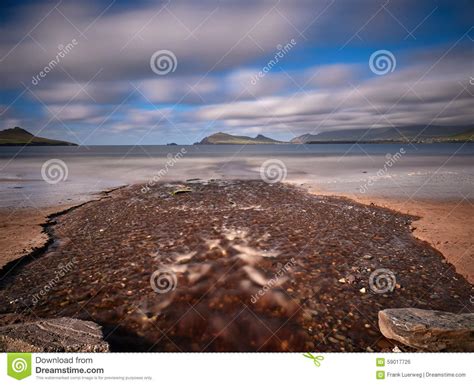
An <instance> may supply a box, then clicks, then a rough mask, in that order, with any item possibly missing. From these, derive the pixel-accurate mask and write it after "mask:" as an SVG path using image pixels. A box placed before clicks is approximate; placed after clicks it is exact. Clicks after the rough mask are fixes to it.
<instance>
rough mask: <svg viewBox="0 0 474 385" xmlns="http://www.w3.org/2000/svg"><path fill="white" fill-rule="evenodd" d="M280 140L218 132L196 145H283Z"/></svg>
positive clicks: (262, 136)
mask: <svg viewBox="0 0 474 385" xmlns="http://www.w3.org/2000/svg"><path fill="white" fill-rule="evenodd" d="M282 143H286V142H280V141H278V140H275V139H272V138H268V137H266V136H264V135H257V136H256V137H255V138H252V137H250V136H237V135H230V134H226V133H224V132H218V133H216V134H212V135H210V136H206V137H205V138H204V139H203V140H201V141H200V142H199V143H196V144H282Z"/></svg>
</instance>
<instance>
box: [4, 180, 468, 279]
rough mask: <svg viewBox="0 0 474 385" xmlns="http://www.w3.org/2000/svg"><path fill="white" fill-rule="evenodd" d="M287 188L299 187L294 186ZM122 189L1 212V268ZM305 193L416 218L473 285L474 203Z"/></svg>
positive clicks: (417, 226)
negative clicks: (62, 219)
mask: <svg viewBox="0 0 474 385" xmlns="http://www.w3.org/2000/svg"><path fill="white" fill-rule="evenodd" d="M289 184H290V185H293V186H298V185H300V184H299V183H296V182H294V183H292V182H290V183H289ZM135 185H141V183H134V184H133V185H132V186H135ZM127 186H128V185H125V186H119V187H116V188H112V189H107V190H104V191H101V192H99V193H94V194H91V196H90V198H91V199H89V200H86V201H81V202H76V203H70V204H62V205H58V206H47V207H40V208H21V209H15V208H11V209H7V208H2V209H0V218H1V219H0V229H2V237H0V269H2V268H4V267H5V265H7V264H8V263H11V262H13V261H19V260H21V259H22V258H23V257H25V256H27V255H29V254H31V253H33V252H34V251H35V250H37V249H41V248H43V247H44V246H45V245H46V243H47V242H48V240H49V237H48V235H47V234H46V232H45V231H44V227H45V226H47V225H48V224H49V221H50V218H51V217H55V216H58V215H61V214H62V213H63V212H66V211H68V210H71V209H74V208H76V207H80V206H82V205H84V204H87V203H90V202H92V201H96V200H100V199H103V198H104V197H107V194H109V193H111V192H113V191H115V190H118V189H121V188H125V187H127ZM307 189H308V191H309V192H310V193H311V194H314V195H322V196H328V197H334V198H337V197H343V198H348V199H351V200H353V201H355V202H357V203H361V204H364V205H369V206H370V205H375V206H378V207H381V208H388V209H391V210H394V211H395V212H397V213H400V214H407V215H410V216H413V217H417V219H413V221H412V231H413V235H414V236H415V237H416V238H417V239H419V240H421V241H425V242H427V243H428V244H430V245H431V246H432V247H433V248H435V249H436V250H438V251H439V252H440V253H441V254H442V255H443V256H444V258H445V259H446V260H447V261H448V262H450V263H451V264H453V265H454V266H455V268H456V271H457V272H458V273H459V274H461V275H462V276H463V277H464V278H466V279H467V280H468V281H469V282H470V283H471V284H474V260H473V259H474V250H473V245H472V242H471V241H472V236H470V234H469V231H470V229H472V228H474V203H471V202H469V201H467V202H465V201H463V202H462V203H459V202H454V201H445V200H436V199H433V200H427V199H424V200H417V201H413V200H412V201H406V200H402V199H397V198H389V197H382V196H361V195H360V194H359V195H356V194H351V193H344V192H334V191H325V190H323V189H321V188H320V186H318V187H309V188H307Z"/></svg>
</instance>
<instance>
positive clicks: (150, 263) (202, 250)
mask: <svg viewBox="0 0 474 385" xmlns="http://www.w3.org/2000/svg"><path fill="white" fill-rule="evenodd" d="M211 147H212V146H211ZM217 147H219V146H217ZM225 147H227V146H225ZM230 147H233V146H230ZM249 147H251V149H250V150H249V149H248V148H240V151H241V152H244V154H240V155H236V153H235V150H236V149H235V148H229V149H215V147H213V148H212V149H211V150H209V151H211V152H210V153H209V151H208V152H207V153H205V154H203V153H202V151H203V150H202V149H200V150H199V151H201V152H198V150H193V151H195V152H194V153H193V152H191V150H188V153H187V155H186V156H184V157H183V158H182V159H179V161H176V162H173V163H172V166H170V165H169V163H167V162H169V160H170V155H169V154H171V155H172V154H175V153H176V151H179V149H178V150H174V149H173V150H174V151H173V152H170V148H169V147H168V148H166V146H161V147H160V148H159V149H156V150H154V151H157V153H154V154H153V155H154V156H152V157H148V156H144V155H142V154H141V155H138V154H135V155H133V156H130V157H129V158H127V159H125V158H123V150H122V151H118V150H115V149H114V150H113V151H117V155H111V154H110V153H109V154H107V155H106V156H105V155H104V154H103V153H102V152H103V151H104V150H103V149H101V150H100V151H97V150H94V151H95V153H96V155H94V156H90V155H89V154H88V153H77V152H76V153H74V151H77V150H75V149H68V150H64V149H62V150H60V153H59V154H54V156H58V157H59V156H60V157H61V158H62V159H64V162H65V164H67V166H68V173H69V176H68V179H67V180H65V181H61V182H60V183H57V184H50V183H45V181H44V180H43V178H41V177H39V176H40V175H38V174H39V169H40V168H41V164H42V163H43V162H44V161H45V155H44V154H43V153H41V151H44V150H40V153H39V154H38V153H36V152H35V151H38V150H32V154H31V155H29V156H25V157H23V158H20V159H18V160H15V161H12V162H10V161H8V163H5V164H4V168H3V170H4V175H2V176H3V177H4V178H3V179H2V183H1V184H0V187H1V188H0V195H1V196H2V202H1V203H2V207H1V208H0V211H1V213H2V215H1V226H2V227H1V228H2V232H1V239H0V244H1V245H2V246H3V247H1V248H0V250H1V252H0V262H1V265H2V272H1V273H2V279H1V284H2V290H1V295H0V313H1V314H2V315H1V316H0V325H6V324H9V323H12V322H26V321H32V320H34V319H36V317H40V318H41V319H46V318H57V317H63V316H66V317H71V318H76V317H77V318H79V319H83V320H89V321H93V322H95V323H97V324H98V325H100V326H101V327H102V329H103V334H104V338H105V340H106V341H107V343H109V345H110V347H111V350H112V351H130V350H134V351H148V350H151V351H311V350H320V351H392V350H393V349H400V346H399V345H396V344H395V343H394V341H391V340H387V339H386V338H385V337H383V336H382V335H381V334H380V331H379V328H378V325H377V313H378V311H379V310H383V309H385V308H400V307H418V308H425V309H435V310H443V311H449V312H454V313H466V312H469V311H472V303H471V298H472V285H471V284H472V282H473V270H472V269H473V265H474V264H473V253H472V224H473V219H472V218H473V217H474V215H472V214H473V204H472V199H471V197H470V194H471V191H472V185H473V180H474V179H473V174H472V164H473V163H472V159H473V155H471V152H470V151H471V150H468V151H467V153H466V149H463V153H462V154H460V155H459V156H455V157H452V156H451V155H449V153H448V152H446V154H445V155H439V154H438V155H436V156H434V155H433V154H430V153H428V154H423V151H427V150H426V149H424V150H423V151H422V153H421V154H416V155H415V154H412V155H409V156H406V157H404V158H402V159H397V161H396V164H393V165H392V166H390V167H389V169H388V170H386V171H385V172H384V173H381V172H380V170H383V169H384V167H385V168H386V163H387V159H389V160H390V159H392V158H390V157H388V156H387V153H388V152H386V151H388V150H389V151H390V153H391V154H394V153H396V150H397V148H398V147H395V146H392V147H391V148H389V149H388V150H387V148H386V147H383V148H378V147H372V150H371V151H372V152H371V154H370V156H365V155H361V154H355V153H352V154H350V155H348V156H343V154H344V152H343V151H346V150H347V148H346V149H343V150H339V151H340V152H339V153H336V154H335V153H331V152H329V153H324V154H318V153H312V154H303V155H296V154H294V153H288V151H287V150H285V149H284V151H283V152H280V153H279V152H278V151H281V150H278V151H276V150H275V148H273V149H272V150H271V151H269V148H268V147H266V146H264V150H265V151H267V152H268V153H266V154H265V156H262V154H261V151H260V149H259V148H257V147H252V146H249ZM270 147H273V146H270ZM277 147H278V148H280V146H277ZM369 148H370V147H369ZM204 150H205V149H204ZM61 151H62V152H61ZM81 151H84V150H81ZM245 151H247V153H245ZM248 151H250V153H249V152H248ZM291 151H293V150H291ZM291 151H290V152H291ZM451 151H452V150H451ZM149 152H150V151H149ZM97 154H98V155H97ZM226 154H227V155H229V156H227V155H226ZM269 159H270V160H272V162H273V163H272V164H277V165H279V166H280V167H281V165H282V164H283V168H279V169H277V170H276V171H278V172H277V173H276V174H275V175H274V174H272V173H269V174H268V175H266V174H265V172H263V173H262V164H264V163H265V162H266V161H267V160H269ZM275 159H277V160H278V161H279V162H276V163H275ZM440 166H442V167H440ZM91 169H94V173H90V172H89V170H91ZM163 170H165V171H166V172H164V171H163ZM275 177H276V178H277V180H268V178H270V179H271V178H275ZM453 186H456V189H453ZM162 270H164V271H165V272H166V273H167V274H168V273H170V272H171V276H170V275H165V277H164V278H165V279H164V281H163V280H162V278H163V277H161V276H160V274H159V273H156V274H157V275H156V274H155V272H157V271H158V272H161V271H162ZM154 274H155V275H154ZM373 274H374V275H373ZM378 274H381V278H380V279H379V280H377V281H376V282H382V284H383V282H385V285H388V286H386V287H384V288H382V292H379V291H380V290H378V289H377V287H375V289H374V287H373V285H372V286H371V282H374V281H373V280H374V279H376V278H377V276H378ZM58 277H59V278H58ZM152 277H153V279H152ZM170 277H171V281H169V278H170ZM221 277H223V278H221ZM371 277H372V278H371ZM374 277H375V278H374ZM152 282H155V286H153V283H152ZM160 282H161V283H165V284H169V283H170V282H171V284H172V290H171V291H169V292H168V291H165V292H163V293H162V292H160V290H161V289H160V286H159V284H160ZM268 282H270V283H271V284H269V283H268ZM32 283H34V284H32ZM156 285H158V286H156ZM157 287H158V289H159V290H158V292H157V290H156V289H157ZM387 287H388V289H387ZM347 298H351V300H350V301H347ZM12 320H14V321H12ZM226 325H228V326H226ZM231 325H233V326H231ZM241 330H246V332H247V331H248V333H249V335H251V337H252V338H250V339H249V340H247V341H245V342H244V341H242V340H241V338H238V336H239V335H240V334H241ZM160 331H161V332H160ZM189 333H193V335H194V336H195V335H199V336H200V337H199V338H192V337H191V335H190V334H189ZM150 341H151V342H150ZM402 349H409V348H407V347H402Z"/></svg>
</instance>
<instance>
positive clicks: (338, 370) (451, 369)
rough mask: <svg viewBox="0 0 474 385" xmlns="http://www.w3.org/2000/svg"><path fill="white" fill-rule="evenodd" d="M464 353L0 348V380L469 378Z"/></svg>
mask: <svg viewBox="0 0 474 385" xmlns="http://www.w3.org/2000/svg"><path fill="white" fill-rule="evenodd" d="M473 362H474V361H473V354H472V353H393V354H392V353H387V354H379V353H373V354H372V353H306V354H301V353H201V354H200V353H96V354H93V353H77V354H76V353H69V354H66V353H32V354H29V353H1V354H0V368H1V370H0V384H18V383H19V382H18V381H21V382H20V383H23V384H33V383H35V384H36V383H42V384H49V383H51V384H58V385H59V384H71V385H72V384H84V383H88V384H116V383H126V382H129V383H133V384H200V383H205V384H206V385H208V384H209V385H211V384H216V385H217V384H219V385H224V384H225V385H228V384H235V385H242V384H249V385H250V384H298V383H304V384H331V383H335V382H336V381H337V383H343V381H347V383H349V384H351V385H353V384H363V385H366V384H385V383H397V384H398V383H407V384H442V385H450V384H473V383H474V377H473V376H474V373H473V368H472V366H473V365H472V363H473Z"/></svg>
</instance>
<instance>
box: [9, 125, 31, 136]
mask: <svg viewBox="0 0 474 385" xmlns="http://www.w3.org/2000/svg"><path fill="white" fill-rule="evenodd" d="M3 132H5V133H12V134H23V135H29V136H33V134H32V133H31V132H28V131H26V130H25V129H24V128H21V127H13V128H7V129H6V130H4V131H3Z"/></svg>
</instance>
